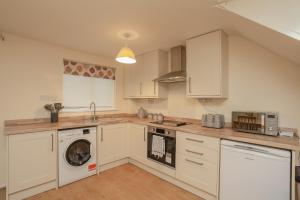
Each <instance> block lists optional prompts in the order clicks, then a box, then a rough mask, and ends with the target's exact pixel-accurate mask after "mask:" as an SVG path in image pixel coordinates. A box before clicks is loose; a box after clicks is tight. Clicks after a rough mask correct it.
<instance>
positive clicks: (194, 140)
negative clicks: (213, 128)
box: [185, 138, 204, 143]
mask: <svg viewBox="0 0 300 200" xmlns="http://www.w3.org/2000/svg"><path fill="white" fill-rule="evenodd" d="M185 139H186V140H188V141H192V142H199V143H204V141H203V140H196V139H192V138H185Z"/></svg>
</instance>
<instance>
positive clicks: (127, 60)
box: [116, 32, 136, 64]
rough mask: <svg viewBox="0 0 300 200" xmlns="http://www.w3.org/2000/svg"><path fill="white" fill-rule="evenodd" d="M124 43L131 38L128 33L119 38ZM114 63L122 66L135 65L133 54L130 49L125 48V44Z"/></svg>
mask: <svg viewBox="0 0 300 200" xmlns="http://www.w3.org/2000/svg"><path fill="white" fill-rule="evenodd" d="M121 37H122V38H123V39H125V41H128V40H131V39H132V36H131V34H130V33H128V32H125V33H123V34H122V36H121ZM116 61H117V62H119V63H123V64H134V63H136V59H135V54H134V52H133V51H132V49H131V48H129V47H127V45H126V42H125V46H124V47H123V48H122V49H121V50H120V51H119V53H118V55H117V57H116Z"/></svg>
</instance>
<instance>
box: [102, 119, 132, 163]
mask: <svg viewBox="0 0 300 200" xmlns="http://www.w3.org/2000/svg"><path fill="white" fill-rule="evenodd" d="M97 130H98V161H99V165H100V166H101V165H105V164H108V163H111V162H114V161H117V160H121V159H123V158H127V157H128V140H129V138H128V132H127V124H113V125H106V126H98V128H97Z"/></svg>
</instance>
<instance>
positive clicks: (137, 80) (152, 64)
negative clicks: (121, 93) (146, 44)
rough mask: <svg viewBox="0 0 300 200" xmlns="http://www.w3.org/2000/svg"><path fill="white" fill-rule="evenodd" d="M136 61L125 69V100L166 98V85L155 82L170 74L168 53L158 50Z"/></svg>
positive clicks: (140, 56) (139, 57)
mask: <svg viewBox="0 0 300 200" xmlns="http://www.w3.org/2000/svg"><path fill="white" fill-rule="evenodd" d="M136 59H137V62H136V64H133V65H128V66H126V68H125V98H166V97H167V90H166V85H164V84H161V83H158V82H156V81H153V80H154V79H156V78H157V77H159V76H160V75H162V74H166V73H167V72H168V53H167V52H165V51H162V50H156V51H152V52H149V53H145V54H142V55H139V56H137V58H136Z"/></svg>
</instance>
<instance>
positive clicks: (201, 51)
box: [186, 31, 228, 98]
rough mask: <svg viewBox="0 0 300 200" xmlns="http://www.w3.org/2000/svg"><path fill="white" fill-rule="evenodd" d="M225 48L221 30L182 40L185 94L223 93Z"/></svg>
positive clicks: (216, 95) (212, 95) (218, 95)
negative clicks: (185, 63)
mask: <svg viewBox="0 0 300 200" xmlns="http://www.w3.org/2000/svg"><path fill="white" fill-rule="evenodd" d="M227 48H228V45H227V36H226V35H225V33H224V32H222V31H215V32H211V33H207V34H205V35H201V36H198V37H195V38H191V39H188V40H187V41H186V50H187V96H188V97H194V98H226V97H227V93H228V92H227V91H228V64H227V62H228V61H227V57H228V50H227Z"/></svg>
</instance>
